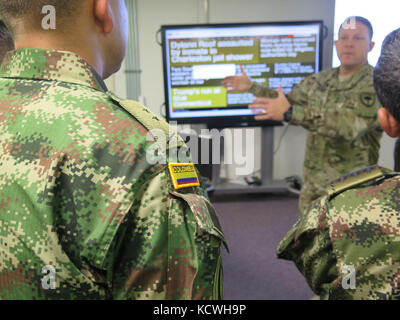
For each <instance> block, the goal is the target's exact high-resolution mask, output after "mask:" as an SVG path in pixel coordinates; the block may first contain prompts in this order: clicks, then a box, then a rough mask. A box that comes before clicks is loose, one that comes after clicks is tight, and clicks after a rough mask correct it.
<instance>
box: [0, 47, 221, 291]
mask: <svg viewBox="0 0 400 320" xmlns="http://www.w3.org/2000/svg"><path fill="white" fill-rule="evenodd" d="M154 128H157V130H164V131H168V129H169V126H168V125H167V124H166V123H165V122H163V121H162V120H160V119H159V118H158V117H156V116H155V115H154V114H153V113H151V112H150V111H149V110H148V109H147V108H145V107H144V106H142V105H140V104H139V103H136V102H133V101H122V100H119V99H118V98H117V97H115V96H114V95H112V94H111V93H109V92H108V91H107V88H106V86H105V84H104V82H103V81H102V80H101V79H100V77H99V76H98V75H97V73H96V72H95V71H94V69H93V68H91V67H90V66H89V65H88V64H87V63H86V62H85V61H84V60H83V59H81V58H80V57H78V56H77V55H75V54H74V53H70V52H60V51H50V50H42V49H20V50H17V51H15V52H10V53H9V54H8V55H7V56H6V58H5V60H4V62H3V64H2V66H1V70H0V155H1V156H0V299H218V298H222V297H223V296H222V295H223V276H222V264H221V254H220V244H221V243H222V242H224V235H223V233H222V231H221V227H220V225H219V222H218V217H217V214H216V212H215V211H214V208H213V206H212V205H211V204H210V202H209V200H208V198H207V194H206V192H205V190H204V189H203V188H202V187H190V188H183V189H179V190H175V189H174V188H173V186H172V181H171V177H170V175H169V171H168V161H158V163H156V164H152V161H150V160H151V157H150V158H149V157H148V154H152V152H153V151H154V152H153V153H154V155H153V156H154V157H156V158H157V159H159V160H160V159H164V160H166V159H168V156H169V155H168V153H169V152H171V150H172V149H173V147H171V146H170V149H167V147H166V146H164V147H162V144H159V145H157V143H158V142H157V141H156V140H157V139H153V138H152V135H151V130H152V129H154ZM149 132H150V134H149ZM154 146H157V147H156V148H154ZM151 148H153V149H154V150H153V151H151V150H152V149H151ZM180 148H183V151H185V149H184V148H185V146H184V145H183V144H182V143H180V142H178V143H176V144H175V149H179V150H180ZM150 151H151V152H150ZM175 151H176V150H175ZM149 159H150V160H149ZM46 266H51V267H52V268H54V270H55V283H54V284H55V285H54V289H52V288H51V286H50V289H49V286H46V281H47V280H48V278H46V276H48V275H47V274H43V273H42V270H47V269H46ZM49 279H53V280H54V278H49Z"/></svg>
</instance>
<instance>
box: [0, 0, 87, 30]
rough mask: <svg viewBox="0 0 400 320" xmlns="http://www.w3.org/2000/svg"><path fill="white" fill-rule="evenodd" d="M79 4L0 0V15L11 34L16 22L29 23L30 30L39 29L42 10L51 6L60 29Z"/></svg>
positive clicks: (65, 0)
mask: <svg viewBox="0 0 400 320" xmlns="http://www.w3.org/2000/svg"><path fill="white" fill-rule="evenodd" d="M81 3H82V0H12V1H10V0H0V15H1V16H2V18H3V20H4V21H5V23H6V24H7V26H8V27H9V28H10V31H11V32H12V33H13V32H14V31H15V28H16V26H17V22H18V21H25V22H26V21H31V22H32V24H31V27H32V28H40V27H41V23H40V22H41V21H42V19H43V17H44V15H43V14H44V13H45V11H44V9H43V8H46V7H49V6H52V7H53V8H54V9H55V12H56V13H57V19H59V20H61V21H60V22H61V24H60V25H61V29H62V25H63V22H66V20H67V19H68V18H71V17H72V16H73V14H74V12H76V10H78V8H79V5H80V4H81Z"/></svg>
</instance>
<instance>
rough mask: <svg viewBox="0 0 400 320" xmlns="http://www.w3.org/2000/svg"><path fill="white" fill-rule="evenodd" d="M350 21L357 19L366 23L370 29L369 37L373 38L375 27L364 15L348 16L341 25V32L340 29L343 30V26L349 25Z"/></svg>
mask: <svg viewBox="0 0 400 320" xmlns="http://www.w3.org/2000/svg"><path fill="white" fill-rule="evenodd" d="M349 21H356V22H360V23H362V24H363V25H365V26H366V27H367V28H368V31H369V39H370V40H372V36H373V35H374V29H373V28H372V24H371V22H370V21H369V20H368V19H366V18H364V17H360V16H351V17H348V18H346V20H344V22H343V23H342V24H341V25H340V28H339V32H340V30H342V28H343V26H345V25H346V26H347V25H349Z"/></svg>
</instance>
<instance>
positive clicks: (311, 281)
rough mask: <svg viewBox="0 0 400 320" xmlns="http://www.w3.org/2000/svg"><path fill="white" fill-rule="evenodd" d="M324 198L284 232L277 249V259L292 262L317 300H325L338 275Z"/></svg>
mask: <svg viewBox="0 0 400 320" xmlns="http://www.w3.org/2000/svg"><path fill="white" fill-rule="evenodd" d="M325 203H326V197H324V198H321V200H319V201H318V202H314V204H313V207H312V209H311V211H309V212H308V213H307V214H305V215H303V217H302V218H300V220H299V221H298V222H297V223H296V224H295V225H294V227H293V228H292V229H291V230H290V231H289V232H288V234H287V235H286V236H285V238H284V239H283V240H282V241H281V243H280V244H279V247H278V251H277V253H278V258H281V259H286V260H291V261H293V262H294V263H295V264H296V266H297V268H298V269H299V271H300V272H301V273H302V274H303V276H304V277H305V279H306V281H307V283H308V285H309V286H310V287H311V289H312V290H313V291H314V293H315V294H317V295H319V296H320V297H321V299H327V298H328V297H329V291H330V288H331V286H332V283H333V282H334V281H335V279H336V278H337V276H338V269H337V266H336V257H335V255H334V254H333V249H332V243H331V241H330V238H329V226H328V225H327V223H326V205H325Z"/></svg>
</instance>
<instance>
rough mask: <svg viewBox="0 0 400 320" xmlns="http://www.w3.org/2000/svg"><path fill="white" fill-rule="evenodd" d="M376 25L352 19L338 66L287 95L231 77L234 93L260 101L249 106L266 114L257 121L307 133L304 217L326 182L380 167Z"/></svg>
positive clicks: (340, 48) (339, 47) (342, 41)
mask: <svg viewBox="0 0 400 320" xmlns="http://www.w3.org/2000/svg"><path fill="white" fill-rule="evenodd" d="M372 35H373V29H372V26H371V23H370V22H369V21H368V20H367V19H365V18H362V17H350V18H348V19H346V20H345V22H344V23H343V24H342V26H341V28H340V30H339V39H338V40H337V41H336V42H335V44H336V49H337V53H338V56H339V59H340V61H341V65H340V67H338V68H334V69H329V70H325V71H323V72H321V73H319V74H314V75H311V76H308V77H306V78H305V79H304V80H303V81H302V82H300V83H299V84H298V85H297V86H295V87H294V88H293V90H292V91H291V92H290V93H289V94H288V95H287V97H286V96H285V95H284V94H283V92H282V89H281V88H279V90H278V93H276V91H275V90H273V89H271V88H267V87H264V86H261V85H259V84H257V83H256V82H252V81H251V80H250V79H249V77H248V76H247V75H246V73H245V72H244V70H243V68H242V75H240V76H233V77H227V78H226V79H225V80H224V81H223V85H224V86H226V87H228V88H231V89H230V91H243V90H250V91H251V92H252V93H253V94H254V95H256V96H257V97H259V98H256V99H255V100H254V104H252V105H250V106H249V107H250V108H252V109H256V110H255V111H256V112H261V111H257V110H263V112H265V114H263V115H258V116H256V117H255V119H257V120H267V119H271V120H278V121H286V122H288V123H289V124H291V125H300V126H302V127H304V128H305V129H306V130H307V131H308V136H307V143H306V154H305V159H304V165H303V186H302V190H301V194H300V199H299V213H300V214H301V213H302V212H304V211H305V209H306V208H307V206H308V205H309V204H310V203H311V202H312V200H315V199H316V198H318V197H319V196H321V195H322V194H323V193H324V190H325V186H326V184H328V183H329V181H331V180H333V179H335V178H338V177H340V176H342V175H344V174H346V173H348V172H350V171H352V170H356V169H359V168H363V167H365V166H369V165H373V164H376V163H377V161H378V157H379V147H380V138H381V136H382V131H381V129H380V128H379V124H378V121H377V110H378V107H379V103H378V101H377V99H376V96H375V92H374V88H373V84H372V71H373V68H372V66H370V65H369V64H368V60H367V57H368V53H369V52H370V51H371V50H372V48H373V47H374V42H372Z"/></svg>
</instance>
